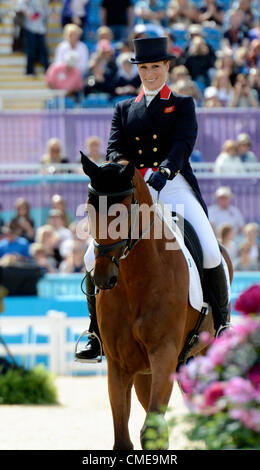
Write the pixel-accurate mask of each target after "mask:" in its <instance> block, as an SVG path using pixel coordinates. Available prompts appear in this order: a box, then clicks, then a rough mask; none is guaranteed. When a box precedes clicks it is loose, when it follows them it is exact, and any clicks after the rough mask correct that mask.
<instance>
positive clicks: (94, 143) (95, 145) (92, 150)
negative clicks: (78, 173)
mask: <svg viewBox="0 0 260 470" xmlns="http://www.w3.org/2000/svg"><path fill="white" fill-rule="evenodd" d="M85 146H86V151H87V156H88V158H90V160H92V161H93V162H95V163H96V165H101V163H103V162H104V161H105V156H104V155H103V154H102V152H101V139H100V137H98V136H95V135H92V136H90V137H87V139H86V142H85Z"/></svg>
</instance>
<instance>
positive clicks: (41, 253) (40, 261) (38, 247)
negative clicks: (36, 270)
mask: <svg viewBox="0 0 260 470" xmlns="http://www.w3.org/2000/svg"><path fill="white" fill-rule="evenodd" d="M30 255H31V257H32V258H33V261H34V262H35V264H37V266H40V267H41V268H42V269H43V272H44V273H55V272H57V269H56V268H55V264H54V263H53V262H52V260H51V261H50V259H49V258H48V254H47V250H46V248H45V246H44V245H42V244H40V243H32V244H31V246H30Z"/></svg>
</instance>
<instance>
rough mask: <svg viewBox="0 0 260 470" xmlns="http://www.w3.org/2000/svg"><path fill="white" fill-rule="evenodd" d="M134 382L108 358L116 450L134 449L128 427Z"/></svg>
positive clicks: (109, 388)
mask: <svg viewBox="0 0 260 470" xmlns="http://www.w3.org/2000/svg"><path fill="white" fill-rule="evenodd" d="M132 384H133V381H132V379H131V378H130V377H129V376H128V375H126V374H125V373H124V372H123V371H122V370H121V369H120V368H119V366H118V365H117V364H115V363H113V362H110V361H109V360H108V391H109V399H110V405H111V409H112V415H113V422H114V434H115V442H114V447H113V449H114V450H116V449H118V450H132V449H133V444H132V442H131V440H130V436H129V429H128V420H129V414H130V407H131V388H132Z"/></svg>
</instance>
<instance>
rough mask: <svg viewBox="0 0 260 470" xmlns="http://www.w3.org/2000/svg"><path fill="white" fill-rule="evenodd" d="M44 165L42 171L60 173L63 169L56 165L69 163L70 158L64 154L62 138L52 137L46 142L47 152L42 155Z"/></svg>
mask: <svg viewBox="0 0 260 470" xmlns="http://www.w3.org/2000/svg"><path fill="white" fill-rule="evenodd" d="M41 163H42V165H43V168H42V173H60V172H61V170H60V169H58V168H56V167H55V165H60V164H62V163H64V164H66V163H69V160H68V159H67V158H66V157H64V156H63V149H62V144H61V141H60V139H58V138H56V137H51V138H50V139H49V140H48V141H47V143H46V153H45V154H44V155H42V157H41Z"/></svg>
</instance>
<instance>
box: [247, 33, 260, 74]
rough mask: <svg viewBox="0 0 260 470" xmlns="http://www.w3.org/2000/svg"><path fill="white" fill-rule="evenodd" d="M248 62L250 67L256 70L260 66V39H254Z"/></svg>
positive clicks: (250, 47)
mask: <svg viewBox="0 0 260 470" xmlns="http://www.w3.org/2000/svg"><path fill="white" fill-rule="evenodd" d="M247 62H248V65H249V67H254V68H255V67H259V66H260V39H253V41H252V42H251V43H250V46H249V51H248V55H247Z"/></svg>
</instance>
